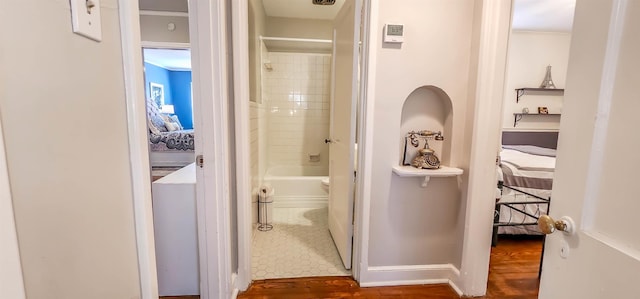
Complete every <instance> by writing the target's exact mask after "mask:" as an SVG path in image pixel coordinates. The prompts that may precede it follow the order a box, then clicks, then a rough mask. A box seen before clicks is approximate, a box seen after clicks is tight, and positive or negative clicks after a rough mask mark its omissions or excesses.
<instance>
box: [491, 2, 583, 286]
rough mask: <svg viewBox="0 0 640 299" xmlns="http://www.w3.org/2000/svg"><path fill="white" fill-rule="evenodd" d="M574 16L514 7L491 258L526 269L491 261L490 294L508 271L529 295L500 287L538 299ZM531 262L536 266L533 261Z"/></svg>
mask: <svg viewBox="0 0 640 299" xmlns="http://www.w3.org/2000/svg"><path fill="white" fill-rule="evenodd" d="M574 9H575V2H562V3H560V2H558V1H536V2H533V1H525V0H514V1H513V7H512V20H511V30H510V33H509V43H508V51H507V67H506V73H505V84H504V97H503V104H502V108H503V110H502V120H503V123H502V126H501V130H500V134H501V149H500V152H499V155H498V157H497V164H498V167H497V177H498V189H497V190H496V206H495V211H494V225H493V240H492V245H493V246H494V247H493V248H492V252H502V253H503V254H505V255H513V256H514V257H516V258H517V259H518V260H519V261H521V263H515V264H512V265H510V264H509V263H505V261H502V260H499V259H494V255H492V259H491V261H490V274H489V281H490V283H489V288H488V290H487V292H488V294H491V293H492V291H493V290H492V286H495V284H496V283H495V281H494V282H492V279H494V280H495V277H496V272H500V271H502V273H506V274H505V275H507V276H508V275H509V273H508V272H509V271H508V270H506V271H505V269H506V268H510V267H518V272H519V273H518V275H520V277H519V279H520V280H521V281H523V282H524V281H526V285H527V286H528V287H527V288H528V289H526V290H524V289H523V287H522V286H510V285H509V284H506V283H505V284H503V287H502V288H503V289H509V288H511V289H510V290H507V291H508V292H513V293H514V294H523V295H525V294H528V295H531V294H537V289H538V279H539V273H540V270H541V269H540V265H541V261H540V259H541V258H540V257H541V256H542V250H543V249H542V248H543V245H544V236H543V234H542V233H541V231H540V230H539V229H538V227H537V221H538V218H539V217H540V216H542V215H546V214H547V213H548V212H549V211H550V210H551V209H553V199H552V198H551V189H552V184H553V174H554V169H555V151H556V147H557V141H558V135H559V133H560V132H559V127H560V118H561V113H562V101H563V94H564V86H565V81H566V73H567V65H568V61H569V45H570V40H571V28H572V23H573V12H574ZM538 14H539V15H538ZM541 16H545V17H541ZM532 256H533V257H534V258H535V259H537V260H530V258H531V257H532ZM523 265H526V266H523ZM496 269H497V270H496ZM519 292H525V293H519Z"/></svg>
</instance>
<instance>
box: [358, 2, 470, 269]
mask: <svg viewBox="0 0 640 299" xmlns="http://www.w3.org/2000/svg"><path fill="white" fill-rule="evenodd" d="M474 4H475V1H471V0H458V1H423V0H402V1H393V2H391V1H379V2H378V5H379V8H378V11H379V15H378V23H377V24H372V26H373V27H372V28H371V30H372V33H371V34H372V35H378V34H379V33H380V32H382V28H383V26H384V24H385V23H387V22H399V23H402V24H404V25H405V41H404V43H403V44H402V45H401V46H398V45H386V44H382V41H381V40H380V39H379V42H380V43H379V44H378V45H375V47H376V51H377V60H376V62H375V64H376V74H375V78H376V79H375V81H374V82H371V83H370V84H373V85H374V86H375V98H373V99H369V100H370V101H371V100H373V101H374V111H373V113H374V120H375V121H374V123H373V140H372V149H373V153H372V155H373V156H372V160H373V165H372V170H371V171H372V173H371V176H372V183H371V194H372V196H371V211H370V212H371V214H370V234H369V244H368V246H369V252H368V255H369V260H368V263H369V266H372V267H391V268H393V267H399V266H408V265H415V266H421V265H433V264H453V265H454V266H456V267H458V268H459V267H460V263H461V256H460V252H461V247H462V243H463V236H462V229H463V226H464V221H463V220H461V219H460V217H463V215H464V213H461V210H462V209H463V205H462V202H461V190H460V187H459V186H460V185H461V183H460V182H459V181H458V180H456V179H455V178H432V179H431V181H430V182H429V185H428V187H427V188H421V187H420V183H421V182H420V179H418V178H399V177H398V176H396V175H394V174H392V172H391V167H392V166H393V165H397V164H398V161H399V158H400V155H401V153H400V150H399V149H400V146H399V144H397V142H399V140H400V139H401V138H400V136H398V135H399V134H400V133H399V131H400V123H401V113H402V106H403V103H404V100H405V99H406V98H407V96H409V94H410V93H411V92H413V91H414V90H415V89H416V88H419V87H421V86H427V85H433V86H436V87H438V88H441V89H442V90H443V91H444V92H446V94H447V95H448V96H449V97H450V98H451V102H452V111H453V119H452V126H451V127H452V129H451V130H452V132H450V133H449V134H447V135H448V136H445V137H446V138H450V141H451V153H450V163H451V165H450V166H457V167H462V168H463V169H464V168H465V165H463V162H464V160H466V159H463V158H464V157H466V156H465V155H468V153H465V152H463V150H462V149H463V145H464V137H465V134H470V133H471V132H466V131H465V122H466V108H467V102H468V85H469V82H468V78H469V69H470V67H471V66H470V63H469V60H470V55H471V36H472V21H473V17H474V14H473V13H474ZM424 129H429V128H424ZM467 170H468V169H465V171H467ZM423 278H426V277H423ZM441 278H442V277H441Z"/></svg>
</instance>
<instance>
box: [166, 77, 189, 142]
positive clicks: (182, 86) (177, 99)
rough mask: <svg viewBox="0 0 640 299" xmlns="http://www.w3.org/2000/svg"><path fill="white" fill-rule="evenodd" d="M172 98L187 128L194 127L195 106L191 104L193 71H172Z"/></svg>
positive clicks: (179, 117) (183, 124)
mask: <svg viewBox="0 0 640 299" xmlns="http://www.w3.org/2000/svg"><path fill="white" fill-rule="evenodd" d="M169 78H170V79H171V98H172V99H173V105H174V108H175V112H176V115H177V116H178V119H180V122H181V123H182V126H183V127H184V128H185V129H193V117H192V111H193V107H192V105H191V72H190V71H170V72H169Z"/></svg>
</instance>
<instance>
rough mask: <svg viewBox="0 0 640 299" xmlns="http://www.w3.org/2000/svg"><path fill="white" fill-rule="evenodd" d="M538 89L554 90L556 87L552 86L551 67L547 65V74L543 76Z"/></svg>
mask: <svg viewBox="0 0 640 299" xmlns="http://www.w3.org/2000/svg"><path fill="white" fill-rule="evenodd" d="M540 88H548V89H555V88H556V85H555V84H553V79H551V66H550V65H547V74H546V75H544V80H542V83H541V84H540Z"/></svg>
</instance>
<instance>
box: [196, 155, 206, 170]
mask: <svg viewBox="0 0 640 299" xmlns="http://www.w3.org/2000/svg"><path fill="white" fill-rule="evenodd" d="M196 165H198V167H200V168H202V167H203V166H204V157H203V156H202V155H197V156H196Z"/></svg>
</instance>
